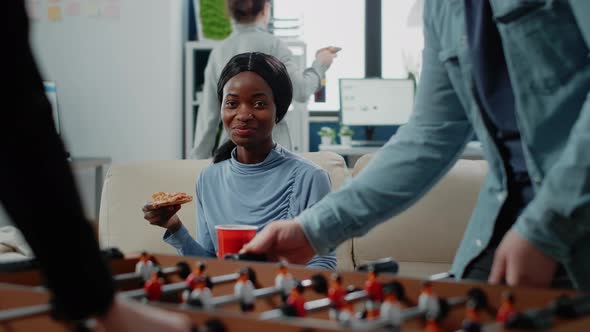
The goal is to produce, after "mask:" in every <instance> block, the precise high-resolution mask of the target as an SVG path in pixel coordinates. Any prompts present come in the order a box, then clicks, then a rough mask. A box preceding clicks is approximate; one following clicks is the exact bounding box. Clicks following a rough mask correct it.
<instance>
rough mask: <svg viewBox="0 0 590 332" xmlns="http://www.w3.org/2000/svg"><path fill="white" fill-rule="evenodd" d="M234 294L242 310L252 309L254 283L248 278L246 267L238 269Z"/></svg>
mask: <svg viewBox="0 0 590 332" xmlns="http://www.w3.org/2000/svg"><path fill="white" fill-rule="evenodd" d="M234 294H235V295H236V296H237V297H238V298H239V299H240V308H241V309H242V311H243V312H249V311H253V310H254V301H255V300H256V298H255V297H254V285H253V284H252V281H250V279H249V273H248V269H242V270H240V277H239V278H238V281H237V282H236V285H235V286H234Z"/></svg>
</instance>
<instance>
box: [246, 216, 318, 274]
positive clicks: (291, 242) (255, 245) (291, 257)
mask: <svg viewBox="0 0 590 332" xmlns="http://www.w3.org/2000/svg"><path fill="white" fill-rule="evenodd" d="M240 253H254V254H262V253H264V254H266V257H267V258H268V259H269V260H271V261H278V260H279V259H286V260H287V261H288V262H289V263H294V264H305V263H307V262H308V261H309V260H310V259H311V258H312V257H313V256H314V255H315V251H314V250H313V248H312V247H311V245H310V244H309V241H308V240H307V237H306V236H305V233H304V232H303V228H302V227H301V224H299V222H297V221H295V220H279V221H274V222H272V223H271V224H269V225H268V226H266V227H265V228H264V229H263V230H262V231H261V232H260V233H259V234H258V235H256V237H255V238H254V239H252V241H250V242H249V243H248V244H246V245H245V246H244V247H243V248H242V250H241V251H240Z"/></svg>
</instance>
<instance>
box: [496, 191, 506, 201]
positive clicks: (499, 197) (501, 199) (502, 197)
mask: <svg viewBox="0 0 590 332" xmlns="http://www.w3.org/2000/svg"><path fill="white" fill-rule="evenodd" d="M505 197H506V192H504V191H500V192H499V193H498V194H497V195H496V198H497V199H498V202H502V201H504V198H505Z"/></svg>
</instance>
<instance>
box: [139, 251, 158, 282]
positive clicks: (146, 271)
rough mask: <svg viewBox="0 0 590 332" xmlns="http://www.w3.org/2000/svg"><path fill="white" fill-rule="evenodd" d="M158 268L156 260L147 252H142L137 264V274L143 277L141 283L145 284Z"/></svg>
mask: <svg viewBox="0 0 590 332" xmlns="http://www.w3.org/2000/svg"><path fill="white" fill-rule="evenodd" d="M156 269H157V266H156V265H154V262H152V260H151V259H150V255H148V253H147V252H145V251H144V252H142V253H141V256H140V257H139V261H138V262H137V264H135V274H138V275H140V276H141V278H142V282H141V284H142V285H143V284H144V283H145V282H146V281H148V280H149V279H150V277H151V275H152V272H154V271H155V270H156Z"/></svg>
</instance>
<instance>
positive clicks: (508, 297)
mask: <svg viewBox="0 0 590 332" xmlns="http://www.w3.org/2000/svg"><path fill="white" fill-rule="evenodd" d="M514 314H516V306H515V305H514V295H513V294H512V293H511V292H509V291H505V292H503V293H502V304H501V305H500V309H498V314H497V315H496V321H497V322H501V323H505V322H506V321H507V320H508V319H509V318H510V316H512V315H514Z"/></svg>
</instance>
